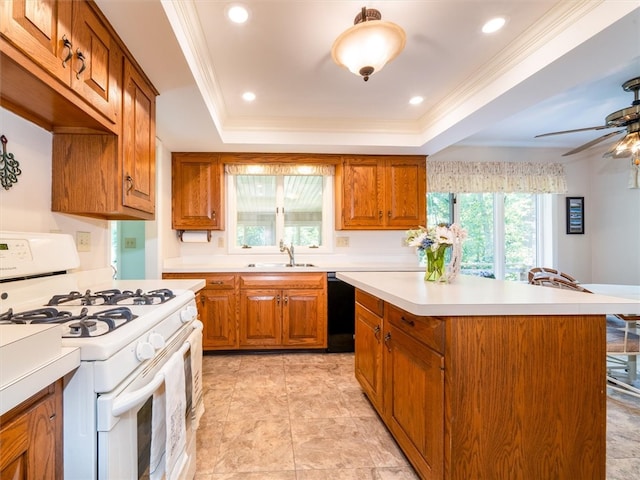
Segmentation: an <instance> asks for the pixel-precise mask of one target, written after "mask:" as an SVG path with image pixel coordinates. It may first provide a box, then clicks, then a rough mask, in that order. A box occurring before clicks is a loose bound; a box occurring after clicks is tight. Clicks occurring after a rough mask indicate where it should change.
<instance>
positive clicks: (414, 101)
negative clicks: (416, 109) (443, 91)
mask: <svg viewBox="0 0 640 480" xmlns="http://www.w3.org/2000/svg"><path fill="white" fill-rule="evenodd" d="M422 102H424V98H422V97H421V96H420V95H416V96H415V97H411V99H410V100H409V103H410V104H411V105H420V104H421V103H422Z"/></svg>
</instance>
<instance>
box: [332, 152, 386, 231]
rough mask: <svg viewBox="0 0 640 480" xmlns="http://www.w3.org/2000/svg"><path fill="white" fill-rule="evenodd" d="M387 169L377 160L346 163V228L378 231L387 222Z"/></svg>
mask: <svg viewBox="0 0 640 480" xmlns="http://www.w3.org/2000/svg"><path fill="white" fill-rule="evenodd" d="M383 189H384V169H383V168H382V167H381V166H380V164H379V160H378V158H377V157H370V158H353V159H349V160H347V161H346V162H345V165H344V176H343V185H342V191H343V202H342V210H343V211H342V226H343V227H377V226H380V225H382V223H383V221H384V201H383V200H384V198H383V197H384V190H383Z"/></svg>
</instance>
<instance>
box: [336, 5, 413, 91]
mask: <svg viewBox="0 0 640 480" xmlns="http://www.w3.org/2000/svg"><path fill="white" fill-rule="evenodd" d="M370 11H371V9H370V10H367V12H370ZM378 15H379V12H378ZM360 17H361V16H360V15H359V16H358V17H356V21H358V19H359V18H360ZM406 40H407V37H406V34H405V33H404V30H403V29H402V28H400V27H399V26H398V25H396V24H395V23H391V22H385V21H382V20H368V21H361V22H360V23H356V24H355V25H354V26H352V27H351V28H349V29H347V30H346V31H344V32H343V33H342V34H340V36H338V38H337V39H336V40H335V42H333V46H332V47H331V57H332V58H333V61H334V62H336V63H337V64H338V65H340V66H343V67H346V68H347V69H348V70H349V71H350V72H352V73H353V74H355V75H359V76H362V77H364V79H365V81H366V80H368V78H369V76H371V75H373V74H374V73H377V72H379V71H380V70H382V69H383V68H384V66H385V65H386V64H387V63H389V62H390V61H391V60H393V59H394V58H396V57H397V56H398V54H399V53H400V52H401V51H402V49H403V48H404V46H405V43H406Z"/></svg>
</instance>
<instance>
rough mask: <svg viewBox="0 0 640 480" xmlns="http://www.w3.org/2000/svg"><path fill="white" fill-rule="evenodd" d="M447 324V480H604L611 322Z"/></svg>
mask: <svg viewBox="0 0 640 480" xmlns="http://www.w3.org/2000/svg"><path fill="white" fill-rule="evenodd" d="M445 323H446V334H445V341H446V344H445V398H446V399H447V401H446V402H445V439H444V442H445V479H451V480H454V479H455V480H463V479H464V480H467V479H470V478H496V479H497V478H509V479H510V480H518V479H523V480H525V479H526V480H532V479H542V478H556V479H565V478H566V479H573V478H589V479H602V480H604V478H605V459H606V455H605V452H606V365H605V363H606V347H605V344H606V329H605V316H604V315H566V316H565V315H554V316H526V315H521V316H483V317H476V316H474V317H449V318H447V319H446V322H445Z"/></svg>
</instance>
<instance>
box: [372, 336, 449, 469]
mask: <svg viewBox="0 0 640 480" xmlns="http://www.w3.org/2000/svg"><path fill="white" fill-rule="evenodd" d="M384 331H385V337H384V349H385V360H384V362H385V363H384V411H385V413H384V418H385V421H386V423H387V426H388V427H389V429H390V430H391V432H393V434H394V436H395V438H396V440H397V441H398V444H399V445H400V446H401V447H402V449H403V451H404V452H405V453H406V455H407V456H408V457H409V459H410V460H411V462H412V463H413V464H414V465H415V466H416V469H417V470H418V471H420V472H421V474H422V478H425V479H429V480H430V479H442V478H443V475H444V473H443V470H444V442H445V439H444V357H443V356H442V355H440V354H438V353H437V352H435V351H434V350H431V349H430V348H428V347H427V346H425V345H423V344H422V343H420V342H418V341H416V340H415V339H413V338H412V337H410V336H409V335H406V334H405V333H403V332H402V331H400V330H399V329H397V328H395V327H393V326H392V325H387V324H385V327H384Z"/></svg>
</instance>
